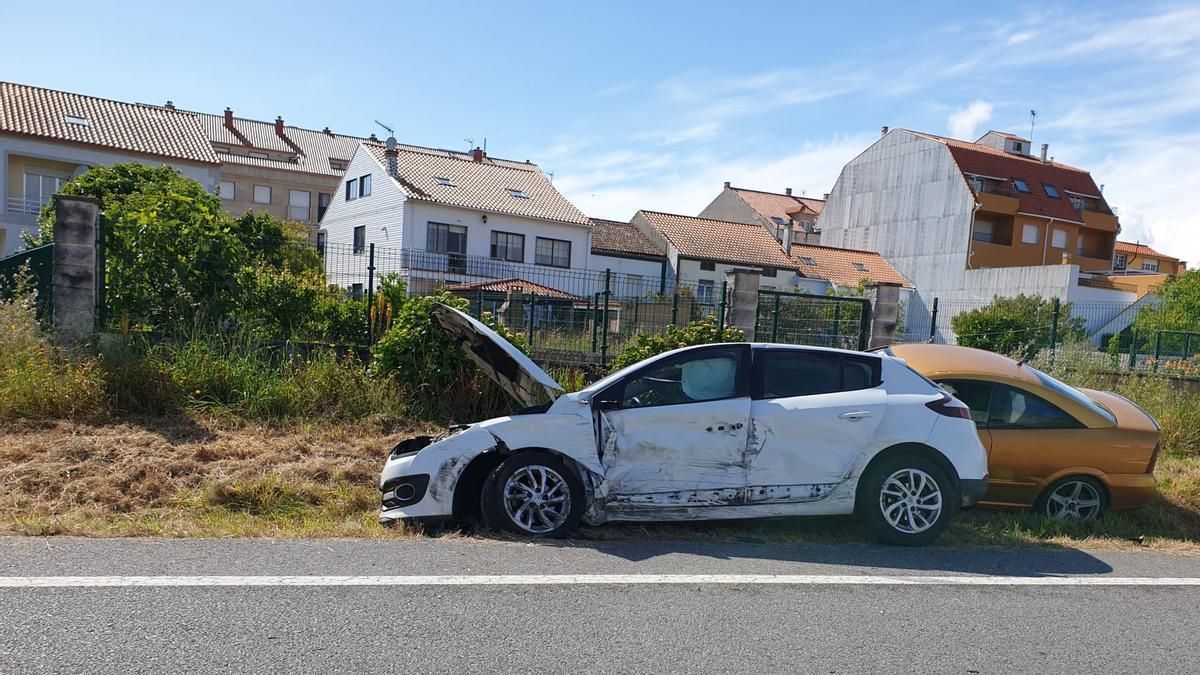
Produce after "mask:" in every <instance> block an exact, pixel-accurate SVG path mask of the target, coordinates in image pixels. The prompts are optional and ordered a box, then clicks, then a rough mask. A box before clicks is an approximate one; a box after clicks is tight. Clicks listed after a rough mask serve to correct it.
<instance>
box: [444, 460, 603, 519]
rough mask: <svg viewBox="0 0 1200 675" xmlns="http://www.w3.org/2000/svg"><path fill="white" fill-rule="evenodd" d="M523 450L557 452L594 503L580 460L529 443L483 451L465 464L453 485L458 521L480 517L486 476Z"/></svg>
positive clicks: (454, 505)
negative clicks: (480, 502) (526, 445)
mask: <svg viewBox="0 0 1200 675" xmlns="http://www.w3.org/2000/svg"><path fill="white" fill-rule="evenodd" d="M524 452H544V453H546V454H549V455H554V456H555V457H557V458H558V459H560V460H562V461H563V463H564V464H566V465H567V466H568V467H570V468H571V470H572V471H574V472H575V475H576V476H577V477H578V478H579V480H580V481H581V482H582V483H583V485H584V495H585V496H586V497H587V501H588V503H589V504H590V503H591V502H592V490H593V486H594V482H593V480H592V477H591V472H589V471H588V470H587V469H586V468H585V467H584V466H583V465H582V464H581V463H580V462H579V461H578V460H576V459H574V458H572V457H571V456H570V455H567V454H565V453H563V452H560V451H558V450H555V449H553V448H543V447H537V446H530V447H524V448H508V447H503V446H500V447H497V448H495V449H492V450H489V451H487V452H481V453H479V454H478V455H476V456H475V457H474V458H473V459H472V460H471V461H470V462H469V463H468V464H467V466H466V467H464V468H463V471H462V474H460V475H459V478H458V482H457V483H456V484H455V486H454V501H453V506H452V509H453V514H454V519H455V520H470V519H473V518H478V517H479V496H480V493H481V492H482V491H483V484H484V482H485V481H487V477H488V476H489V475H491V473H492V471H495V470H496V467H498V466H500V464H501V463H502V462H503V461H504V460H506V459H508V458H509V457H512V456H514V455H519V454H521V453H524Z"/></svg>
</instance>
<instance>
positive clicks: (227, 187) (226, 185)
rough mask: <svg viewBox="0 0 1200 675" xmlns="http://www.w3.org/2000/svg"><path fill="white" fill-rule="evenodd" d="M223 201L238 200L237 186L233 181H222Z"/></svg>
mask: <svg viewBox="0 0 1200 675" xmlns="http://www.w3.org/2000/svg"><path fill="white" fill-rule="evenodd" d="M220 193H221V199H225V200H229V199H237V184H235V183H234V182H233V181H231V180H223V181H221V190H220Z"/></svg>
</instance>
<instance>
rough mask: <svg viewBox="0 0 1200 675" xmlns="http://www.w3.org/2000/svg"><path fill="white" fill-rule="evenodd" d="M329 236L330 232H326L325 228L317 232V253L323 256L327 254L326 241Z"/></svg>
mask: <svg viewBox="0 0 1200 675" xmlns="http://www.w3.org/2000/svg"><path fill="white" fill-rule="evenodd" d="M328 237H329V234H328V233H327V232H325V230H321V231H320V232H318V233H317V255H319V256H321V257H324V256H325V242H326V240H327V239H328Z"/></svg>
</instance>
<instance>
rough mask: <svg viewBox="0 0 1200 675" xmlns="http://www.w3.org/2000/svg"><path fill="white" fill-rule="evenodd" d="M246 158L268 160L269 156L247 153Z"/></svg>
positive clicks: (259, 153)
mask: <svg viewBox="0 0 1200 675" xmlns="http://www.w3.org/2000/svg"><path fill="white" fill-rule="evenodd" d="M246 156H247V157H253V158H255V159H267V158H268V155H267V153H265V152H247V153H246Z"/></svg>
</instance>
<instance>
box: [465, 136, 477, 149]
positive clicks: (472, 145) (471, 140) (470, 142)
mask: <svg viewBox="0 0 1200 675" xmlns="http://www.w3.org/2000/svg"><path fill="white" fill-rule="evenodd" d="M463 140H464V141H466V142H467V152H471V151H472V150H474V149H475V139H474V138H464V139H463Z"/></svg>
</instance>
